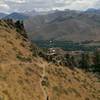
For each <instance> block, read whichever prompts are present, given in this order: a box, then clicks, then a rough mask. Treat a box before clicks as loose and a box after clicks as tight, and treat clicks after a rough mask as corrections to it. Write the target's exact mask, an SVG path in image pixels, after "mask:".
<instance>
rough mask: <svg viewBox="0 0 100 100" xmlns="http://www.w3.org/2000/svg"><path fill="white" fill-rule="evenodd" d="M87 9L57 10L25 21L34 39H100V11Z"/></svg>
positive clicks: (29, 33) (30, 35)
mask: <svg viewBox="0 0 100 100" xmlns="http://www.w3.org/2000/svg"><path fill="white" fill-rule="evenodd" d="M90 12H91V10H87V11H75V10H65V11H55V12H54V13H50V14H47V15H38V16H35V17H33V18H29V19H27V20H26V21H25V28H26V30H27V32H28V35H29V37H30V38H31V39H32V40H57V41H65V40H68V41H69V40H71V41H85V40H100V13H98V11H97V12H92V13H90Z"/></svg>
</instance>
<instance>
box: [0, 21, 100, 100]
mask: <svg viewBox="0 0 100 100" xmlns="http://www.w3.org/2000/svg"><path fill="white" fill-rule="evenodd" d="M16 23H17V25H16ZM16 23H15V22H13V21H11V20H10V21H9V20H8V21H3V20H0V100H100V80H99V79H97V78H95V77H94V76H93V75H92V74H90V73H86V72H84V71H82V70H79V69H76V68H75V69H74V70H72V69H70V68H69V67H67V66H66V67H65V66H60V65H55V64H53V63H49V62H47V61H46V60H44V59H43V58H40V57H39V56H38V53H37V51H38V50H39V49H38V48H37V47H36V46H35V45H34V44H33V45H32V44H31V43H30V42H29V41H28V39H27V36H26V34H25V30H24V28H23V27H22V26H23V25H22V24H21V23H20V22H16ZM18 23H20V24H18Z"/></svg>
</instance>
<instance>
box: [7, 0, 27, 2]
mask: <svg viewBox="0 0 100 100" xmlns="http://www.w3.org/2000/svg"><path fill="white" fill-rule="evenodd" d="M5 2H13V3H26V0H5Z"/></svg>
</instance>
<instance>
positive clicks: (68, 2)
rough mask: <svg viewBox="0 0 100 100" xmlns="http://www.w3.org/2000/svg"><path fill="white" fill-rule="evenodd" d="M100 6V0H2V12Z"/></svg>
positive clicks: (82, 8) (0, 10)
mask: <svg viewBox="0 0 100 100" xmlns="http://www.w3.org/2000/svg"><path fill="white" fill-rule="evenodd" d="M88 8H100V0H0V12H6V13H11V12H24V11H31V10H34V9H35V10H39V11H43V10H55V9H61V10H63V9H74V10H86V9H88Z"/></svg>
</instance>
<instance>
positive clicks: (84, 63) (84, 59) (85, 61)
mask: <svg viewBox="0 0 100 100" xmlns="http://www.w3.org/2000/svg"><path fill="white" fill-rule="evenodd" d="M89 59H90V58H89V54H88V53H86V54H85V53H83V54H82V55H81V60H80V63H79V65H80V68H82V69H85V70H88V69H89V66H90V64H89Z"/></svg>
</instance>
